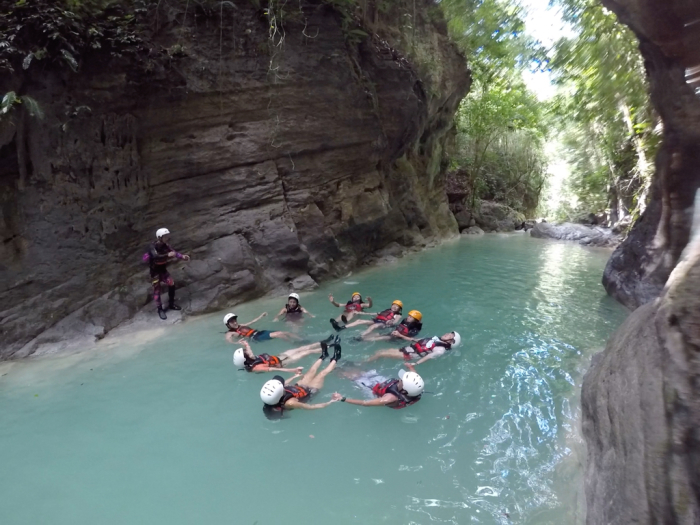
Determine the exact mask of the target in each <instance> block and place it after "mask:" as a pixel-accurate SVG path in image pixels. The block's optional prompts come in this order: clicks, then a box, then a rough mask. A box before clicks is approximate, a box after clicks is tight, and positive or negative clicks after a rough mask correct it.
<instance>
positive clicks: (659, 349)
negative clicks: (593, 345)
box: [582, 0, 700, 525]
mask: <svg viewBox="0 0 700 525" xmlns="http://www.w3.org/2000/svg"><path fill="white" fill-rule="evenodd" d="M604 4H606V5H607V6H609V7H610V8H611V9H613V10H614V11H615V12H616V13H617V14H618V16H619V18H620V19H621V20H622V21H623V22H625V23H627V24H628V25H629V26H630V27H631V28H632V29H633V30H634V31H635V33H636V34H637V35H638V37H639V39H640V42H641V45H640V49H641V50H642V53H643V55H644V58H645V59H646V66H647V71H648V73H649V78H650V84H651V90H652V100H653V102H654V105H655V107H656V108H657V110H658V111H659V113H660V115H661V117H662V119H663V123H664V142H663V145H662V147H661V151H660V153H659V155H658V157H657V159H656V169H657V172H656V175H655V179H654V183H653V188H652V194H651V204H650V205H649V207H648V208H647V211H646V212H645V214H644V216H643V217H642V219H641V220H640V221H638V223H637V224H636V225H635V227H634V228H633V230H632V232H631V233H630V235H629V237H628V239H627V240H626V241H625V242H624V243H623V244H622V245H620V247H618V249H617V250H616V251H615V254H614V255H613V257H612V258H611V260H610V262H609V263H608V266H607V268H606V271H605V277H604V284H605V286H606V288H607V289H608V291H609V292H610V293H611V294H612V295H613V296H615V297H616V298H618V299H619V300H620V301H621V302H623V303H624V304H626V305H628V306H630V307H632V308H637V307H638V308H637V309H636V310H635V311H634V312H633V313H632V314H631V316H630V317H629V318H628V320H627V321H626V322H625V323H624V324H623V326H622V327H620V329H619V330H618V331H617V333H616V334H615V335H614V336H613V337H612V338H611V340H610V341H609V343H608V345H607V347H606V349H605V351H604V352H602V353H601V354H599V355H597V356H596V357H595V358H594V360H593V362H592V365H591V368H590V370H589V371H588V373H587V374H586V376H585V378H584V383H583V393H582V405H583V430H584V435H585V438H586V443H587V448H588V464H587V468H586V500H587V522H588V523H590V524H591V525H594V524H595V525H598V524H601V523H608V524H620V525H623V524H628V523H638V524H652V523H665V524H697V523H700V478H699V473H700V468H699V467H700V387H699V385H700V361H699V360H698V355H700V244H699V243H700V196H699V197H698V198H696V199H695V205H694V206H693V199H694V196H695V194H696V190H697V189H698V187H699V186H700V98H698V97H697V96H696V94H695V93H694V90H693V86H691V85H690V84H689V83H687V82H686V80H687V77H686V72H688V74H689V77H692V71H693V67H695V66H697V65H698V64H700V46H698V42H699V41H700V30H699V29H698V27H699V26H698V20H700V4H698V2H696V1H694V0H693V1H691V0H670V1H665V2H661V1H655V0H647V1H644V0H604ZM693 210H695V221H694V222H695V224H694V227H692V228H691V225H692V224H693V220H692V215H693ZM691 229H692V230H693V231H694V235H693V240H691V241H690V243H689V239H690V237H691ZM679 261H680V262H679ZM659 296H660V297H659ZM640 305H641V306H640Z"/></svg>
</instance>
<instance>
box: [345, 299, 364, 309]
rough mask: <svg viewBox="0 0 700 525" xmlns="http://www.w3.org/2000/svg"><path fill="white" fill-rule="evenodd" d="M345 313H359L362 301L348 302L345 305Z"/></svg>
mask: <svg viewBox="0 0 700 525" xmlns="http://www.w3.org/2000/svg"><path fill="white" fill-rule="evenodd" d="M345 311H346V312H361V311H362V299H360V302H359V303H353V302H352V301H348V302H347V303H345Z"/></svg>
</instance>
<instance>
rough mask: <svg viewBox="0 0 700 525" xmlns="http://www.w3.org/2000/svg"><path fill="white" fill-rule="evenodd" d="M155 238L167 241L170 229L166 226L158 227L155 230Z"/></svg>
mask: <svg viewBox="0 0 700 525" xmlns="http://www.w3.org/2000/svg"><path fill="white" fill-rule="evenodd" d="M156 239H158V240H159V241H162V242H168V239H170V230H168V229H167V228H158V231H156Z"/></svg>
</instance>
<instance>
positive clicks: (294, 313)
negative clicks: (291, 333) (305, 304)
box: [284, 304, 304, 318]
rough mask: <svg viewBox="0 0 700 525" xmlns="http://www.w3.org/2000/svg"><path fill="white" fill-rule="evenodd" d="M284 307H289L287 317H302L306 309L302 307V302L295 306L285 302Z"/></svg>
mask: <svg viewBox="0 0 700 525" xmlns="http://www.w3.org/2000/svg"><path fill="white" fill-rule="evenodd" d="M284 307H285V308H286V309H287V317H292V318H296V317H301V315H302V314H303V313H304V310H302V309H301V305H300V304H297V305H296V306H295V307H294V308H292V307H290V306H289V305H288V304H285V305H284Z"/></svg>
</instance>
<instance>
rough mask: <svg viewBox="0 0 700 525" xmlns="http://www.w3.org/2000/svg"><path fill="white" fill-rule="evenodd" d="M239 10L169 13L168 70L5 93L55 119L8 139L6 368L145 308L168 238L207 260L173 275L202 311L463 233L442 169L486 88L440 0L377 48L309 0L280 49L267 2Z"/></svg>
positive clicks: (159, 38)
mask: <svg viewBox="0 0 700 525" xmlns="http://www.w3.org/2000/svg"><path fill="white" fill-rule="evenodd" d="M158 4H159V5H160V3H158ZM223 4H226V6H224V5H223ZM223 4H222V6H221V14H223V15H224V16H223V17H221V18H219V11H218V10H217V11H216V12H215V14H216V16H207V15H206V13H205V14H202V13H199V15H198V16H192V15H190V18H188V19H183V17H182V11H181V12H180V13H179V15H178V16H179V18H177V16H175V15H173V16H172V18H173V19H174V20H173V21H172V22H168V17H167V16H165V15H167V14H168V13H165V14H163V13H161V16H162V20H163V22H162V25H161V27H160V28H159V30H158V31H157V32H155V33H154V35H153V36H152V42H153V44H154V46H161V47H162V48H165V49H170V50H176V52H175V53H173V58H172V60H171V61H170V62H169V64H167V67H166V68H164V69H163V70H162V71H160V72H159V73H157V74H153V75H150V76H149V75H145V74H142V73H136V72H134V71H132V70H130V69H129V67H128V65H124V64H123V63H117V64H115V63H114V62H111V61H110V59H109V57H108V56H100V55H99V54H93V55H92V57H91V58H90V60H89V62H88V63H84V64H82V67H81V70H80V71H81V72H79V73H71V72H66V71H58V70H51V69H50V70H48V71H37V73H35V74H31V69H30V74H27V75H24V76H23V77H22V78H19V77H15V78H12V79H5V80H0V92H5V91H7V90H9V89H15V90H16V91H18V92H21V93H22V94H27V95H30V96H32V97H34V98H35V99H37V100H38V101H39V103H40V104H41V106H42V107H43V109H44V111H45V112H46V118H44V119H43V120H38V119H25V120H24V126H25V127H26V129H23V130H22V129H19V128H18V129H17V130H13V132H11V133H7V132H6V133H4V134H2V135H1V136H0V204H1V205H2V212H3V213H2V215H0V237H1V238H2V243H0V256H1V257H0V300H1V304H2V306H0V339H1V342H0V357H2V358H9V357H13V356H14V357H21V356H26V355H29V354H31V353H33V352H34V351H35V349H36V348H37V347H38V345H40V344H41V343H44V342H50V341H52V340H54V339H57V338H62V337H69V336H70V335H71V334H72V333H74V332H82V333H85V332H91V333H94V334H95V335H96V336H97V337H101V336H102V335H103V334H104V333H106V331H108V330H110V329H112V328H113V327H114V326H116V325H118V324H119V323H121V322H123V321H124V320H126V319H128V318H129V317H131V316H132V315H134V313H135V312H137V311H138V310H139V309H141V308H142V307H144V304H146V303H147V301H148V295H149V292H148V288H149V283H148V280H149V279H148V276H147V274H148V272H147V269H146V268H145V267H144V266H143V265H142V264H141V263H140V257H141V255H142V253H143V252H144V251H145V249H146V246H147V244H148V243H149V242H150V241H151V240H152V238H153V236H154V233H155V230H156V229H157V228H158V227H161V226H166V227H168V228H169V229H170V231H171V232H172V244H173V246H174V247H176V248H177V249H178V250H180V251H183V252H188V253H190V254H191V256H192V259H193V260H192V261H191V262H190V263H189V264H186V265H184V264H181V265H174V266H173V268H172V272H171V273H172V274H173V276H174V278H175V279H176V281H177V282H178V284H179V286H180V288H179V291H178V297H179V298H180V303H181V304H182V306H183V307H184V308H185V311H186V312H187V313H197V312H206V311H212V310H215V309H219V308H223V307H224V306H226V305H228V304H233V303H235V302H240V301H242V300H245V299H248V298H251V297H254V296H258V295H261V294H263V293H266V292H270V291H274V290H280V291H281V290H284V291H286V290H289V289H304V288H309V287H312V286H314V285H315V281H318V280H320V279H324V278H327V277H332V276H337V275H339V274H341V273H343V272H346V271H347V270H349V269H350V268H352V267H354V266H356V265H358V264H361V263H362V262H363V261H365V260H366V258H367V257H368V256H370V255H371V254H372V253H373V252H374V251H376V250H378V249H381V248H382V247H384V246H386V245H387V244H389V243H392V242H398V243H400V244H402V245H404V246H409V247H410V246H421V245H424V244H425V243H426V242H428V241H429V240H431V239H435V238H439V237H442V236H446V235H453V234H456V233H457V225H456V222H455V220H454V217H453V216H452V214H451V212H450V210H449V208H448V205H447V201H446V198H445V196H444V191H443V174H442V171H441V166H440V161H441V159H442V147H443V143H444V136H445V134H446V133H447V131H448V130H449V128H450V126H451V121H452V116H453V114H454V112H455V110H456V108H457V105H458V103H459V101H460V100H461V98H462V97H463V96H464V95H465V94H466V92H467V90H468V88H469V83H470V80H469V72H468V70H467V67H466V63H465V60H464V57H463V56H461V55H460V53H459V52H458V51H457V50H456V48H455V47H454V46H452V45H451V44H450V43H449V42H448V39H447V35H446V30H445V27H444V21H442V20H441V18H440V16H436V13H435V11H434V10H431V9H430V7H431V6H432V3H431V2H428V1H427V0H420V1H418V2H417V3H416V4H417V10H416V11H415V12H414V14H415V24H414V25H413V26H412V27H411V28H410V30H407V29H405V28H402V27H400V26H398V25H397V23H396V20H400V19H401V17H400V16H397V12H395V11H397V10H398V11H400V10H401V9H403V7H402V5H401V2H399V3H397V4H396V5H395V6H394V7H392V10H393V11H392V12H388V13H382V12H379V11H377V10H375V11H372V12H368V13H363V14H364V15H366V18H365V20H364V22H366V23H365V32H367V33H369V34H370V35H371V36H370V37H368V38H367V37H363V36H362V35H361V34H360V33H357V32H356V33H354V34H353V33H349V31H348V27H347V19H346V18H344V17H343V16H342V15H341V14H340V13H339V12H338V11H337V10H335V9H334V8H332V7H330V6H329V5H328V4H327V3H324V2H321V1H319V0H316V1H312V0H309V1H302V2H301V4H300V9H301V12H302V14H303V16H299V17H298V18H297V19H296V21H290V22H288V23H286V24H285V26H284V32H285V33H284V40H283V41H282V42H280V40H279V38H278V39H277V40H275V41H274V42H271V40H270V38H269V27H268V26H269V24H268V22H267V19H266V18H265V17H264V16H261V11H260V10H258V9H256V8H255V7H253V5H252V3H250V2H235V6H234V5H233V4H232V3H230V2H225V3H223ZM416 4H414V3H413V2H411V9H413V6H414V5H416ZM230 6H233V7H234V8H235V13H234V12H233V11H234V9H232V8H231V7H230ZM433 7H434V6H433ZM190 13H191V12H190ZM195 14H196V13H195ZM398 14H400V13H398ZM183 20H184V23H183V25H180V24H181V23H182V21H183ZM222 20H223V22H222ZM358 35H359V36H358ZM183 55H184V56H183ZM3 89H4V91H3ZM18 141H20V144H19V146H20V147H18ZM23 171H24V172H25V175H24V177H23V176H22V175H21V173H22V172H23ZM148 308H153V305H152V304H150V305H148Z"/></svg>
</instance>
